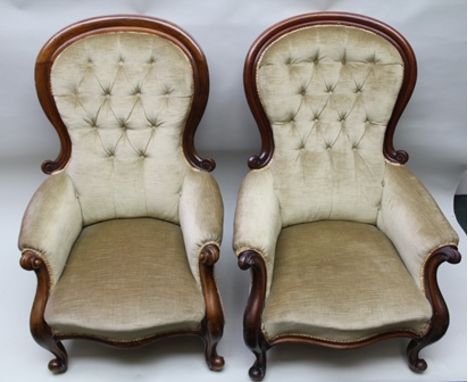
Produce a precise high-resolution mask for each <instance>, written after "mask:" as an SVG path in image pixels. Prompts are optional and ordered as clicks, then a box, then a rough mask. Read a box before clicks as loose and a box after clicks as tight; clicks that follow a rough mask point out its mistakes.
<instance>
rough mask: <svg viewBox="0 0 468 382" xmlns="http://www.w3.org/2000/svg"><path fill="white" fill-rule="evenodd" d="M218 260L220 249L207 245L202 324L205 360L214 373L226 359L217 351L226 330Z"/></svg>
mask: <svg viewBox="0 0 468 382" xmlns="http://www.w3.org/2000/svg"><path fill="white" fill-rule="evenodd" d="M218 259H219V248H218V247H217V246H216V245H214V244H208V245H206V246H205V247H204V248H203V249H202V251H201V253H200V259H199V269H200V280H201V284H202V289H203V296H204V299H205V307H206V314H205V318H204V319H203V322H202V332H203V340H204V343H205V358H206V363H207V365H208V367H209V368H210V370H213V371H220V370H222V369H223V367H224V358H223V357H221V356H220V355H218V353H217V351H216V347H217V346H218V342H219V340H220V339H221V337H222V336H223V330H224V315H223V308H222V307H221V300H220V298H219V294H218V289H217V287H216V281H215V279H214V264H215V263H216V262H217V261H218Z"/></svg>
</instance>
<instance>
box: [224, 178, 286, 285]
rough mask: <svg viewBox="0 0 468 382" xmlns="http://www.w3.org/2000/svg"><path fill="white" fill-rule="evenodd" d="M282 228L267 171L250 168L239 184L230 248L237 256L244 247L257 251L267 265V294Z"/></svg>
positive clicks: (277, 203) (276, 199) (271, 180)
mask: <svg viewBox="0 0 468 382" xmlns="http://www.w3.org/2000/svg"><path fill="white" fill-rule="evenodd" d="M280 231H281V211H280V205H279V201H278V198H277V197H276V194H275V192H274V188H273V178H272V176H271V173H270V172H269V171H251V172H249V173H248V174H247V176H246V177H245V179H244V180H243V182H242V185H241V187H240V191H239V195H238V197H237V207H236V214H235V218H234V236H233V248H234V251H235V252H236V255H239V254H240V253H241V252H242V251H244V250H247V249H251V250H252V249H253V250H255V251H257V252H258V253H260V254H261V255H262V256H263V259H264V260H265V264H266V268H267V293H268V291H269V290H270V285H271V275H272V272H273V266H274V260H275V247H276V240H277V239H278V235H279V233H280Z"/></svg>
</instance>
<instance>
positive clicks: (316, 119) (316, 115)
mask: <svg viewBox="0 0 468 382" xmlns="http://www.w3.org/2000/svg"><path fill="white" fill-rule="evenodd" d="M318 120H319V115H318V114H317V113H316V114H314V116H313V118H312V121H315V122H316V121H318Z"/></svg>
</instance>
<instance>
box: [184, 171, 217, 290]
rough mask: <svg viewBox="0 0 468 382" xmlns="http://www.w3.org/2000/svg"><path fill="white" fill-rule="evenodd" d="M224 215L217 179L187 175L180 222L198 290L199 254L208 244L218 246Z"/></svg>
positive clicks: (208, 176) (208, 175)
mask: <svg viewBox="0 0 468 382" xmlns="http://www.w3.org/2000/svg"><path fill="white" fill-rule="evenodd" d="M223 215H224V211H223V199H222V198H221V192H220V191H219V187H218V184H217V183H216V180H215V179H214V178H213V177H212V176H211V174H209V173H207V172H204V171H198V170H192V171H190V172H188V173H187V176H186V177H185V179H184V184H183V186H182V191H181V196H180V202H179V220H180V227H181V229H182V234H183V237H184V244H185V252H186V253H187V257H188V261H189V264H190V268H191V270H192V273H193V275H194V277H195V279H196V280H197V282H198V285H199V286H200V287H201V284H200V275H199V257H200V252H201V250H202V249H203V247H204V246H205V245H207V244H210V243H212V244H216V245H217V246H218V248H219V247H221V239H222V236H223V217H224V216H223Z"/></svg>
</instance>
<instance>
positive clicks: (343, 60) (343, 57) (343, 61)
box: [341, 51, 347, 65]
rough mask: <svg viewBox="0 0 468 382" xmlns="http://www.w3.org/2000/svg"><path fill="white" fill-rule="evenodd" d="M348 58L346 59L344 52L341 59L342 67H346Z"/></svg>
mask: <svg viewBox="0 0 468 382" xmlns="http://www.w3.org/2000/svg"><path fill="white" fill-rule="evenodd" d="M346 63H347V58H346V51H344V53H343V56H342V57H341V65H346Z"/></svg>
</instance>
